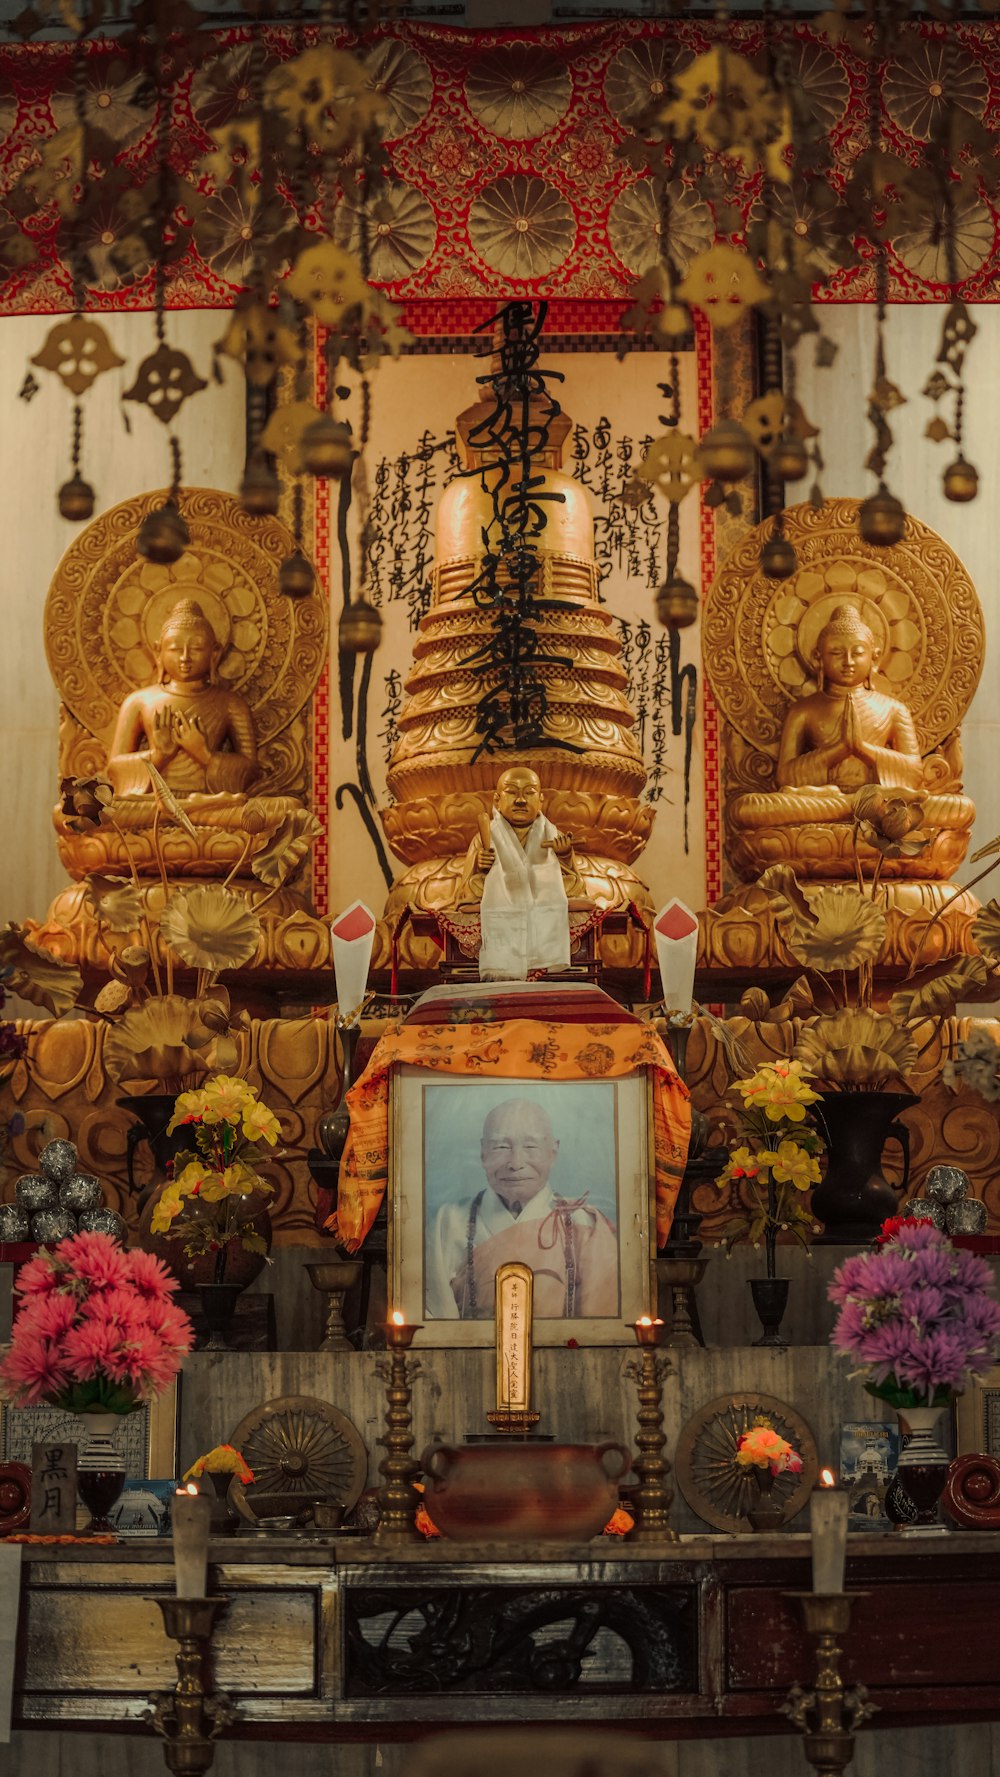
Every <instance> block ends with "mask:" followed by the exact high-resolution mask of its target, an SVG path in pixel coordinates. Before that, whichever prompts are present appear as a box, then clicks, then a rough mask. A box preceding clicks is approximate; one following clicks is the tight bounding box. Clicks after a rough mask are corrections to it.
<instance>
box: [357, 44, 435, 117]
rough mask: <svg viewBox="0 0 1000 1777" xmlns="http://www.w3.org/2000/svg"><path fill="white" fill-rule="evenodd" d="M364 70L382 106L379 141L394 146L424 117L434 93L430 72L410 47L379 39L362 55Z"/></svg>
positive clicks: (409, 45) (421, 58)
mask: <svg viewBox="0 0 1000 1777" xmlns="http://www.w3.org/2000/svg"><path fill="white" fill-rule="evenodd" d="M365 69H366V72H367V75H368V82H369V85H370V86H371V88H372V91H373V92H375V93H377V94H378V96H379V99H380V101H381V104H382V139H383V141H384V142H394V141H395V140H396V138H397V136H404V135H406V133H407V131H408V130H412V129H413V128H415V126H416V125H417V124H418V123H419V122H420V120H421V118H422V117H426V115H427V112H428V110H429V108H430V102H431V97H432V94H433V92H434V79H433V76H432V74H431V71H430V68H429V67H428V65H427V63H426V62H425V61H424V58H423V56H422V55H419V54H418V53H417V51H416V50H415V49H414V48H413V47H412V45H411V44H408V43H400V42H399V40H398V39H397V38H394V37H383V38H382V40H381V42H380V43H377V44H376V45H375V48H374V49H373V50H370V51H369V53H368V55H366V57H365Z"/></svg>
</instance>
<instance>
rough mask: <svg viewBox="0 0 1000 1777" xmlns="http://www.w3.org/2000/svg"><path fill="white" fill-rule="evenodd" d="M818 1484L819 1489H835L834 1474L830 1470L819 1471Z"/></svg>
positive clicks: (835, 1480) (835, 1479)
mask: <svg viewBox="0 0 1000 1777" xmlns="http://www.w3.org/2000/svg"><path fill="white" fill-rule="evenodd" d="M819 1484H820V1486H821V1487H836V1485H837V1477H836V1475H835V1474H834V1472H833V1470H832V1468H823V1469H820V1471H819Z"/></svg>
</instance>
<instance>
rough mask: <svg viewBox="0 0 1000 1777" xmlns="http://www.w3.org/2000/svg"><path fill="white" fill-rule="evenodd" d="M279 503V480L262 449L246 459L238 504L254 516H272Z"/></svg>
mask: <svg viewBox="0 0 1000 1777" xmlns="http://www.w3.org/2000/svg"><path fill="white" fill-rule="evenodd" d="M280 504H281V482H280V481H279V480H278V477H277V476H276V475H275V473H274V470H273V469H272V468H271V467H270V466H269V464H268V461H267V458H266V456H265V455H264V453H263V451H260V450H255V451H254V452H253V454H252V455H251V456H250V457H249V458H248V459H247V465H246V468H245V469H244V471H243V480H242V481H241V483H240V505H241V506H242V507H243V510H244V512H249V513H250V514H251V515H252V516H253V517H254V518H273V517H274V515H275V513H276V512H277V510H278V507H279V505H280Z"/></svg>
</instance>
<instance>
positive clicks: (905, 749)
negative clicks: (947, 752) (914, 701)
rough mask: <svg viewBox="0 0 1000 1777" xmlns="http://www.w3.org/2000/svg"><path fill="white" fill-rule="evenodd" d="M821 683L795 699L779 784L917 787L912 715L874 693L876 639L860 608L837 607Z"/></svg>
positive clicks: (820, 663) (822, 656) (919, 774)
mask: <svg viewBox="0 0 1000 1777" xmlns="http://www.w3.org/2000/svg"><path fill="white" fill-rule="evenodd" d="M814 663H815V666H816V671H817V679H818V685H819V688H818V690H816V691H813V692H812V693H810V694H809V695H807V696H805V697H800V698H797V699H796V700H795V701H794V702H793V703H792V704H790V706H789V709H788V713H787V715H786V717H785V722H784V726H783V728H782V733H781V744H780V747H779V750H778V766H777V772H776V777H777V782H778V785H779V788H781V789H794V788H797V787H799V786H805V785H810V786H817V785H820V784H832V785H835V786H836V788H837V789H839V790H843V791H845V792H846V793H847V794H850V793H851V792H852V791H853V790H857V789H860V788H861V786H862V785H863V784H872V783H875V784H882V785H884V786H885V787H886V788H887V789H905V790H916V789H919V788H920V787H921V785H922V783H923V778H924V768H923V760H922V758H921V754H920V746H919V743H918V740H917V732H916V728H915V726H914V722H913V717H912V716H911V714H910V711H909V710H908V709H907V708H906V705H905V704H903V703H900V702H899V700H898V698H895V697H890V696H887V695H886V694H885V693H884V692H882V691H874V690H873V689H872V684H871V675H872V671H873V669H874V667H875V665H876V641H875V637H874V635H873V634H872V631H871V630H870V629H869V627H868V625H867V623H866V622H865V620H864V618H863V617H862V615H861V612H860V611H859V610H858V608H857V606H856V605H852V604H842V605H838V606H837V607H836V609H835V610H834V611H833V612H832V614H831V616H830V619H829V621H828V622H827V623H826V624H825V625H824V627H823V629H822V630H821V631H820V634H819V636H818V638H817V642H816V653H815V662H814Z"/></svg>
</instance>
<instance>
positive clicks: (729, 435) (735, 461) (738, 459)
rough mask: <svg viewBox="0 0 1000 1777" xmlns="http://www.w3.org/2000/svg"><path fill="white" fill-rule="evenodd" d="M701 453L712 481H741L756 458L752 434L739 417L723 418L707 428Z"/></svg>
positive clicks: (703, 464) (701, 445) (700, 455)
mask: <svg viewBox="0 0 1000 1777" xmlns="http://www.w3.org/2000/svg"><path fill="white" fill-rule="evenodd" d="M698 455H699V457H700V458H701V463H702V467H703V468H704V470H705V473H706V475H710V476H711V477H712V480H713V481H741V480H742V478H743V476H744V475H748V474H749V473H750V470H751V469H752V468H753V465H754V461H755V455H754V448H753V442H752V440H751V438H750V435H749V433H748V432H747V431H745V430H744V428H743V427H742V426H741V425H740V424H739V423H738V421H736V420H720V421H719V423H718V425H716V426H713V427H712V429H711V431H710V432H706V433H705V436H704V438H703V439H702V441H701V443H700V444H699V446H698Z"/></svg>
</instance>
